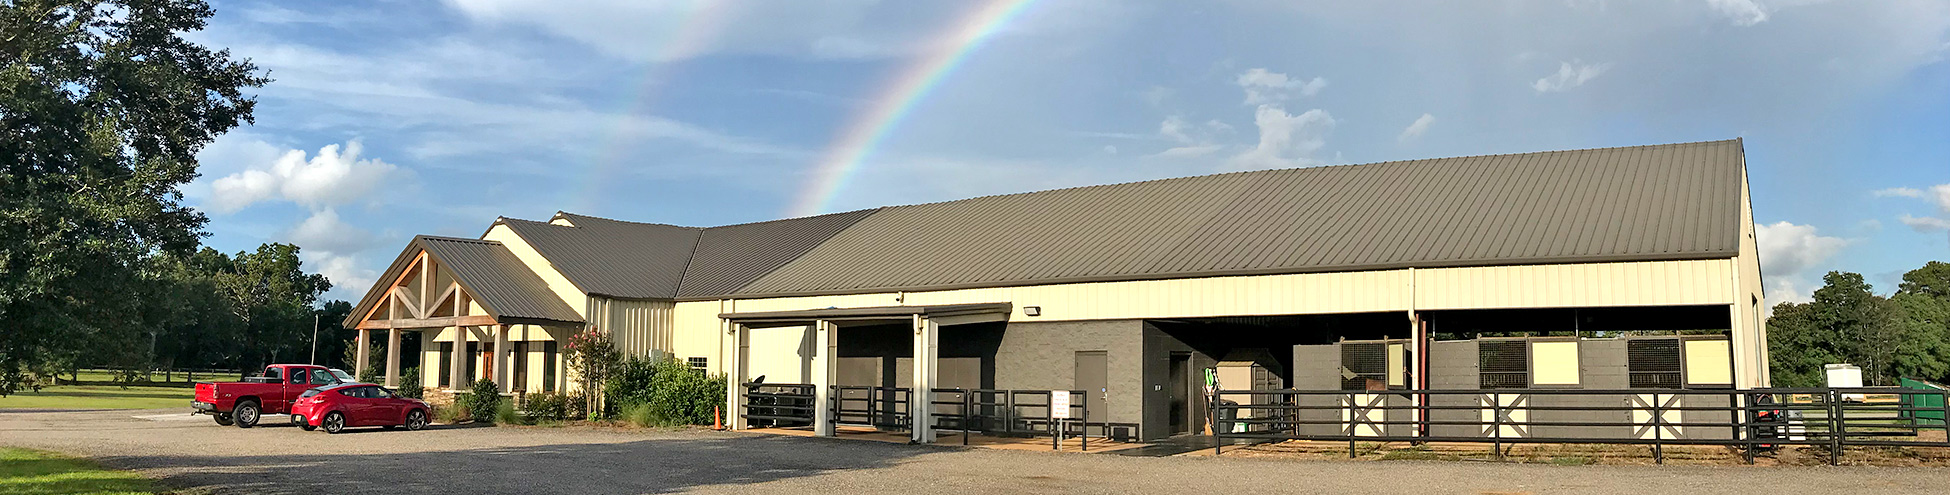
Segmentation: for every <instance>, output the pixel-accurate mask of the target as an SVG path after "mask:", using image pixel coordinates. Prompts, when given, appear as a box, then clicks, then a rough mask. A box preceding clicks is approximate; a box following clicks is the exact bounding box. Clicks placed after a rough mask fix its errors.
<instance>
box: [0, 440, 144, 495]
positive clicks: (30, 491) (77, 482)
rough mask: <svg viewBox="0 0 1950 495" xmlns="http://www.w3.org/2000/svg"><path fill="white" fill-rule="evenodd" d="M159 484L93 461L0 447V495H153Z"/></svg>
mask: <svg viewBox="0 0 1950 495" xmlns="http://www.w3.org/2000/svg"><path fill="white" fill-rule="evenodd" d="M158 491H159V490H157V487H156V483H155V482H154V481H151V480H149V479H148V478H144V477H141V476H138V475H136V474H135V473H131V472H127V471H116V470H111V469H103V468H102V467H101V466H100V465H98V464H95V463H94V461H89V460H87V459H76V458H73V457H67V456H62V455H58V454H51V453H47V452H40V451H35V450H27V449H16V448H7V447H0V493H9V494H18V495H65V494H91V495H94V494H152V493H157V492H158Z"/></svg>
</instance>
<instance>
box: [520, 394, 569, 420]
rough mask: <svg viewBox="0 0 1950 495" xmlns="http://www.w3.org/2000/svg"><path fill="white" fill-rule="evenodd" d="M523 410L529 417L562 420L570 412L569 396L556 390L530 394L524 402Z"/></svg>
mask: <svg viewBox="0 0 1950 495" xmlns="http://www.w3.org/2000/svg"><path fill="white" fill-rule="evenodd" d="M522 412H525V413H527V415H528V417H529V419H537V420H561V419H562V418H564V417H567V416H568V414H569V398H568V397H564V396H562V394H557V393H554V392H539V393H533V394H528V399H527V402H526V403H524V404H522Z"/></svg>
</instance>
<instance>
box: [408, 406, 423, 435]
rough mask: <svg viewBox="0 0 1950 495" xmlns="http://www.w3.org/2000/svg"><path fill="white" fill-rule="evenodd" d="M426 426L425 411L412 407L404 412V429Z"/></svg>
mask: <svg viewBox="0 0 1950 495" xmlns="http://www.w3.org/2000/svg"><path fill="white" fill-rule="evenodd" d="M426 427H427V412H426V411H423V410H420V409H414V410H413V411H411V412H408V413H406V429H408V430H415V431H417V430H421V429H425V428H426Z"/></svg>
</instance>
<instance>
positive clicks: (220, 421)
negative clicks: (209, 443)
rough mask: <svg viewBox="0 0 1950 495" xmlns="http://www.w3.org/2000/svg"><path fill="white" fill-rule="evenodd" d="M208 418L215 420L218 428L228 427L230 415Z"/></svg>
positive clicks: (217, 415)
mask: <svg viewBox="0 0 1950 495" xmlns="http://www.w3.org/2000/svg"><path fill="white" fill-rule="evenodd" d="M210 418H211V419H215V420H217V425H218V426H230V415H228V414H222V413H218V414H211V415H210Z"/></svg>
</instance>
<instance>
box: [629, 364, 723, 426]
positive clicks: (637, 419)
mask: <svg viewBox="0 0 1950 495" xmlns="http://www.w3.org/2000/svg"><path fill="white" fill-rule="evenodd" d="M651 368H652V371H651V373H650V384H649V387H648V397H647V398H646V399H643V400H640V401H635V402H629V403H626V404H625V405H624V416H625V420H626V421H629V422H630V423H631V424H636V425H638V426H651V425H655V426H675V425H688V424H709V423H710V422H711V413H712V410H713V408H714V407H716V406H718V405H719V404H722V403H723V402H724V397H725V378H724V376H723V375H718V376H710V375H706V374H705V373H704V372H703V371H699V370H695V369H691V367H690V366H689V365H687V364H685V363H684V362H682V361H678V360H675V359H661V360H657V361H654V362H652V364H651Z"/></svg>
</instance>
